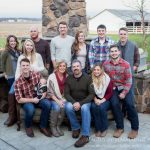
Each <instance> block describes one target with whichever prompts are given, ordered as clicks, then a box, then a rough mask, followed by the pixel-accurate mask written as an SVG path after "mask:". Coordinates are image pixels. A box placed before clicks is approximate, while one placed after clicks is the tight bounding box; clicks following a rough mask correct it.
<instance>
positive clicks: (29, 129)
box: [25, 128, 34, 137]
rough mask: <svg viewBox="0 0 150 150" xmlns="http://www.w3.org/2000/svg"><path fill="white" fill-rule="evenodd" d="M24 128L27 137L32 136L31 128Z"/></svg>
mask: <svg viewBox="0 0 150 150" xmlns="http://www.w3.org/2000/svg"><path fill="white" fill-rule="evenodd" d="M25 130H26V134H27V136H28V137H34V132H33V130H32V128H25Z"/></svg>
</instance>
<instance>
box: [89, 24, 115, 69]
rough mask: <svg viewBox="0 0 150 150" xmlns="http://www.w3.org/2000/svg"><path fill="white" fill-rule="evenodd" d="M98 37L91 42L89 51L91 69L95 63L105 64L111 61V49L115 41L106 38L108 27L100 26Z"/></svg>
mask: <svg viewBox="0 0 150 150" xmlns="http://www.w3.org/2000/svg"><path fill="white" fill-rule="evenodd" d="M97 34H98V37H97V38H96V39H94V40H92V41H91V44H90V49H89V63H90V68H93V66H94V64H95V63H103V62H104V61H105V60H108V59H109V48H110V46H111V45H112V44H114V41H113V40H112V39H110V38H108V37H106V26H105V25H99V26H98V27H97Z"/></svg>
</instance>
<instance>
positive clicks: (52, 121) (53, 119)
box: [50, 110, 60, 137]
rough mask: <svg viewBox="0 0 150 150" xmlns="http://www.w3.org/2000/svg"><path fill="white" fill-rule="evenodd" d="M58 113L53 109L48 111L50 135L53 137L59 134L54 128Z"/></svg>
mask: <svg viewBox="0 0 150 150" xmlns="http://www.w3.org/2000/svg"><path fill="white" fill-rule="evenodd" d="M58 115H59V112H57V111H54V110H52V111H51V113H50V129H51V132H52V135H53V136H55V137H59V136H60V135H59V133H58V131H57V129H56V126H57V120H58Z"/></svg>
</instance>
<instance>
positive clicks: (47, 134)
mask: <svg viewBox="0 0 150 150" xmlns="http://www.w3.org/2000/svg"><path fill="white" fill-rule="evenodd" d="M40 132H41V133H43V134H44V135H45V136H47V137H51V136H52V134H51V132H50V131H49V130H48V129H46V128H40Z"/></svg>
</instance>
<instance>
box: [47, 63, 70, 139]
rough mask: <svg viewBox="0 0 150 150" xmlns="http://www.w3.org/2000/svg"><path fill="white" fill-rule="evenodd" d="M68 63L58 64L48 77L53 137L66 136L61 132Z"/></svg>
mask: <svg viewBox="0 0 150 150" xmlns="http://www.w3.org/2000/svg"><path fill="white" fill-rule="evenodd" d="M66 70H67V63H66V62H64V61H61V62H58V64H57V67H56V71H55V72H54V73H52V74H50V76H49V77H48V81H47V92H48V93H47V95H48V98H49V99H50V100H51V104H52V111H51V115H50V127H51V132H52V134H53V136H55V137H59V136H62V135H64V133H63V132H62V131H61V130H60V125H61V123H62V121H63V116H64V105H65V101H66V100H65V99H64V96H63V95H64V86H65V80H66V76H67V74H66Z"/></svg>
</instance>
